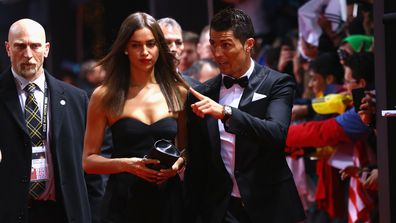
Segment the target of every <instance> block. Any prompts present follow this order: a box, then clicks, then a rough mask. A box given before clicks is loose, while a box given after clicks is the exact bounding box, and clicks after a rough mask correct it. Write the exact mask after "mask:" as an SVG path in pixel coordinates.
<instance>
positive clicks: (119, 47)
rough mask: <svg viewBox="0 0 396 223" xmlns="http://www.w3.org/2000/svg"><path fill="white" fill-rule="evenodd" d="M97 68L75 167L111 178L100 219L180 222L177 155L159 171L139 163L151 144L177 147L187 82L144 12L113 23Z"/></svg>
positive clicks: (181, 161)
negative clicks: (108, 147)
mask: <svg viewBox="0 0 396 223" xmlns="http://www.w3.org/2000/svg"><path fill="white" fill-rule="evenodd" d="M99 64H100V65H102V66H103V68H104V70H105V71H106V78H105V80H104V83H103V85H101V86H100V87H98V88H97V89H96V90H95V91H94V92H93V94H92V96H91V100H90V103H89V108H88V123H87V130H86V133H85V144H84V153H83V166H84V169H85V171H86V172H87V173H95V174H111V175H110V177H109V180H108V183H107V188H106V192H105V195H104V199H103V205H102V217H101V219H102V222H164V223H165V222H171V223H178V222H183V220H182V214H181V210H182V187H181V181H180V178H179V176H178V175H177V172H178V171H179V170H180V169H181V168H182V167H183V164H184V159H183V158H179V159H177V161H176V162H175V163H174V164H173V165H172V166H171V167H169V168H167V169H159V170H158V169H152V168H151V166H152V165H155V164H161V163H160V160H156V159H149V158H144V157H145V156H146V155H147V154H149V153H150V150H151V149H152V148H153V146H154V143H155V142H156V141H157V140H160V139H165V140H169V141H171V142H175V141H176V145H177V147H178V148H180V149H181V148H185V143H186V142H185V131H186V129H185V128H186V122H185V118H184V111H183V110H184V103H185V100H186V96H187V86H188V85H187V84H186V83H185V82H184V80H183V79H182V77H181V76H180V75H179V74H178V73H177V72H176V68H175V65H174V56H173V55H172V54H171V52H170V50H169V48H168V46H167V44H166V41H165V38H164V35H163V32H162V31H161V28H160V26H159V25H158V23H157V21H156V20H155V19H154V18H153V17H152V16H150V15H148V14H146V13H141V12H137V13H133V14H131V15H129V16H128V17H127V18H126V19H125V20H124V21H123V23H122V24H121V27H120V29H119V32H118V35H117V38H116V40H115V42H114V43H113V46H112V48H111V50H110V52H109V53H108V54H107V55H106V56H105V57H104V58H103V59H102V60H101V61H99ZM106 126H109V127H110V129H111V132H112V136H113V144H114V147H113V152H112V156H111V158H105V157H103V156H100V146H101V143H102V141H103V135H104V132H105V128H106Z"/></svg>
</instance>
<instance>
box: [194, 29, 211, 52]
mask: <svg viewBox="0 0 396 223" xmlns="http://www.w3.org/2000/svg"><path fill="white" fill-rule="evenodd" d="M209 31H210V27H209V25H207V26H205V27H204V28H203V29H202V31H201V34H200V36H199V42H198V45H197V52H198V55H199V59H213V53H212V50H211V49H210V42H209Z"/></svg>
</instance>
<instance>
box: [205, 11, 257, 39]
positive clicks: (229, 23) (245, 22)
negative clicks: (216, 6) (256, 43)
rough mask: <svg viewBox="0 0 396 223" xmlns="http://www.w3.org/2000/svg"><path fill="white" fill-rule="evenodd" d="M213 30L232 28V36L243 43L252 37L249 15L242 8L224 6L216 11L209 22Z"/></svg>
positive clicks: (252, 29) (251, 24) (252, 30)
mask: <svg viewBox="0 0 396 223" xmlns="http://www.w3.org/2000/svg"><path fill="white" fill-rule="evenodd" d="M210 29H211V30H214V31H227V30H232V31H233V33H234V36H235V37H236V38H237V39H239V41H240V42H241V43H242V44H243V43H244V42H245V41H246V40H247V39H248V38H254V28H253V23H252V20H251V19H250V17H249V16H248V15H247V14H246V13H244V12H243V11H242V10H239V9H235V8H226V9H223V10H221V11H220V12H218V13H217V14H216V15H215V16H214V17H213V19H212V21H211V22H210Z"/></svg>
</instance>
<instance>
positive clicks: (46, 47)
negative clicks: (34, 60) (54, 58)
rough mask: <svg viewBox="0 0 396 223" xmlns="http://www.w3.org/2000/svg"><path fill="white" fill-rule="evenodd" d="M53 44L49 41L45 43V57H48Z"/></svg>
mask: <svg viewBox="0 0 396 223" xmlns="http://www.w3.org/2000/svg"><path fill="white" fill-rule="evenodd" d="M50 47H51V44H50V43H49V42H47V43H45V52H44V57H45V58H47V57H48V54H49V50H50Z"/></svg>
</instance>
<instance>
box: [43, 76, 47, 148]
mask: <svg viewBox="0 0 396 223" xmlns="http://www.w3.org/2000/svg"><path fill="white" fill-rule="evenodd" d="M47 116H48V86H47V81H45V82H44V103H43V120H42V126H43V131H42V133H43V134H42V137H43V141H45V140H46V139H47Z"/></svg>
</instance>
